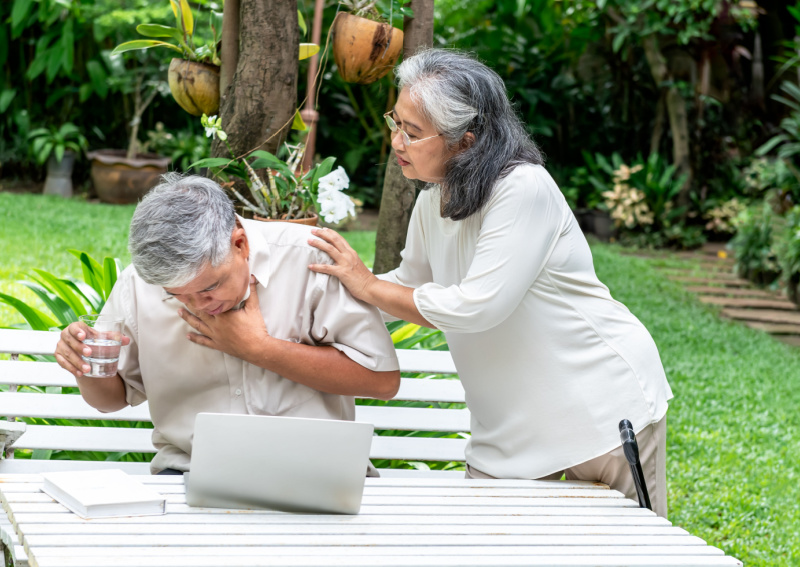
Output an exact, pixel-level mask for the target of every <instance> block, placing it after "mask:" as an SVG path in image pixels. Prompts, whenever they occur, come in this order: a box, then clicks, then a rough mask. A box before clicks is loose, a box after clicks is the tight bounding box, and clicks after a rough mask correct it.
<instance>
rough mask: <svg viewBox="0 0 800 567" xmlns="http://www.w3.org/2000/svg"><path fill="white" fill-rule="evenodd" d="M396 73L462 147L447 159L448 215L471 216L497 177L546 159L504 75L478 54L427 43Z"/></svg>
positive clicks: (450, 143) (444, 190) (454, 144)
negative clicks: (512, 99) (512, 100)
mask: <svg viewBox="0 0 800 567" xmlns="http://www.w3.org/2000/svg"><path fill="white" fill-rule="evenodd" d="M395 75H396V77H397V84H398V86H399V87H400V88H401V89H408V93H409V95H410V96H411V100H412V101H413V102H414V103H415V104H416V105H417V108H418V109H419V111H420V112H421V113H422V115H423V116H424V117H425V118H426V119H427V120H429V121H430V122H431V124H432V125H433V127H434V128H435V129H436V131H437V132H438V133H440V134H442V136H443V137H444V139H445V141H446V143H447V146H448V147H449V148H450V149H451V150H456V151H458V150H462V151H459V153H457V154H456V155H455V156H454V157H452V158H451V159H450V160H448V162H447V163H446V164H445V178H444V180H443V182H442V183H441V188H442V216H443V217H445V218H451V219H453V220H461V219H465V218H467V217H468V216H470V215H471V214H473V213H475V212H477V211H479V210H480V209H481V207H483V205H484V204H486V202H487V201H488V200H489V197H490V196H491V193H492V189H493V187H494V185H495V183H496V182H497V181H498V180H499V179H502V178H503V177H504V176H505V175H507V174H508V173H510V172H511V170H513V169H514V167H516V166H517V165H521V164H524V163H533V164H537V165H543V164H544V158H543V156H542V154H541V152H540V151H539V148H537V147H536V144H535V143H534V142H533V140H531V138H530V136H529V135H528V133H527V131H526V130H525V126H524V125H523V124H522V122H521V121H520V119H519V118H518V117H517V114H516V113H515V112H514V109H513V108H512V106H511V103H510V102H509V100H508V95H507V94H506V88H505V84H504V83H503V79H501V78H500V76H499V75H498V74H497V73H495V72H494V71H492V70H491V69H490V68H489V67H487V66H486V65H484V64H483V63H481V62H480V61H478V60H477V59H475V58H474V57H472V56H470V55H468V54H466V53H462V52H458V51H455V50H449V49H425V50H423V51H419V52H417V53H416V54H414V55H413V56H411V57H409V58H408V59H406V60H404V61H403V62H402V63H401V64H400V65H399V66H398V67H397V68H396V69H395ZM467 132H472V133H473V134H474V136H475V142H474V143H473V144H472V145H471V146H469V147H466V144H465V143H464V135H465V134H466V133H467ZM462 148H466V149H462Z"/></svg>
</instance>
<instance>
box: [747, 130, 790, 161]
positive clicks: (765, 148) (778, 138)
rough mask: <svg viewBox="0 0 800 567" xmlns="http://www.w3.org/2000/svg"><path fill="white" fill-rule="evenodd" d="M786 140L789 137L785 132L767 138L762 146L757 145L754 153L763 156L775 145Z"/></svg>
mask: <svg viewBox="0 0 800 567" xmlns="http://www.w3.org/2000/svg"><path fill="white" fill-rule="evenodd" d="M788 140H789V138H788V137H787V136H786V135H785V134H778V135H777V136H774V137H772V138H770V139H769V140H767V142H766V143H765V144H764V145H763V146H761V147H759V148H758V149H757V150H756V151H755V154H756V155H757V156H759V157H761V156H764V155H766V154H768V153H769V152H770V151H771V150H772V149H773V148H774V147H775V146H777V145H778V144H781V143H783V142H786V141H788Z"/></svg>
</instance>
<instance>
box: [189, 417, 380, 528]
mask: <svg viewBox="0 0 800 567" xmlns="http://www.w3.org/2000/svg"><path fill="white" fill-rule="evenodd" d="M373 429H374V427H373V425H372V424H371V423H359V422H353V421H340V420H330V419H309V418H299V417H277V416H262V415H235V414H222V413H199V414H198V415H197V418H196V420H195V428H194V441H193V443H192V462H191V472H190V473H189V475H187V476H188V478H187V483H186V484H187V486H186V502H187V504H189V505H190V506H205V507H217V508H220V507H223V508H277V509H281V510H288V511H295V512H326V513H341V514H357V513H358V510H359V509H360V507H361V496H362V494H363V492H364V479H365V477H366V473H367V466H368V464H369V451H370V446H371V444H372V433H373Z"/></svg>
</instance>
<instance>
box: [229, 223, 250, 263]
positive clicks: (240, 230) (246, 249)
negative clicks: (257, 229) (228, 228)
mask: <svg viewBox="0 0 800 567" xmlns="http://www.w3.org/2000/svg"><path fill="white" fill-rule="evenodd" d="M231 250H235V251H236V252H237V253H239V254H242V255H243V256H244V257H245V258H248V257H249V256H250V243H249V242H248V240H247V233H246V232H245V231H244V227H242V225H241V224H240V223H239V219H236V226H235V227H234V228H233V232H231Z"/></svg>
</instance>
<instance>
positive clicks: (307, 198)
mask: <svg viewBox="0 0 800 567" xmlns="http://www.w3.org/2000/svg"><path fill="white" fill-rule="evenodd" d="M201 122H202V124H203V127H204V128H205V129H206V135H207V136H209V137H217V138H219V139H220V140H221V141H222V142H223V143H225V145H226V146H228V150H229V151H230V152H231V158H230V159H227V158H207V159H203V160H200V161H199V162H196V163H193V164H192V165H191V166H190V167H192V168H198V167H208V168H209V169H210V171H211V173H212V174H213V176H214V177H216V178H217V179H219V180H220V181H221V183H222V186H223V187H225V188H226V189H228V190H229V191H230V192H231V193H232V194H233V196H234V197H235V199H236V201H237V202H238V204H239V206H240V208H242V209H243V210H244V211H248V212H249V213H251V214H252V215H253V218H255V219H257V220H264V221H274V220H280V221H290V222H297V223H301V224H307V225H312V226H314V225H316V224H317V220H318V218H319V216H322V217H323V219H324V221H325V222H328V223H333V224H336V223H339V222H340V221H342V220H343V219H344V218H346V217H347V216H355V204H354V203H353V201H352V200H351V199H350V197H348V196H347V195H345V194H344V193H342V190H343V189H346V188H347V187H348V185H349V183H350V180H349V178H348V177H347V173H345V171H344V168H343V167H341V166H339V167H338V168H337V169H336V170H335V171H331V170H332V169H333V163H334V162H335V161H336V158H333V157H328V158H325V159H324V160H322V162H320V163H319V164H317V165H315V166H314V167H312V168H311V169H309V170H308V171H306V172H303V171H302V163H303V156H304V154H305V145H304V144H302V143H300V144H297V145H295V146H290V145H289V144H285V145H284V146H285V150H286V152H287V154H288V156H287V157H286V159H285V160H281V159H279V158H278V157H276V156H275V155H273V154H271V153H269V152H267V151H264V150H257V151H254V152H251V153H249V154H248V155H246V156H244V157H241V158H237V157H236V156H235V155H234V154H233V151H232V150H231V147H230V145H229V144H228V141H227V140H228V134H227V133H226V132H225V131H224V130H222V127H221V126H222V119H221V118H217V117H216V116H211V117H208V116H205V115H203V117H202V119H201ZM257 169H264V170H266V179H262V177H259V175H258V174H257V173H256V170H257ZM233 178H237V179H240V180H242V181H243V182H244V185H245V186H246V187H247V191H248V193H249V196H247V197H245V196H244V195H243V194H242V191H240V190H239V189H237V188H236V183H235V181H234V179H233Z"/></svg>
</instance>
